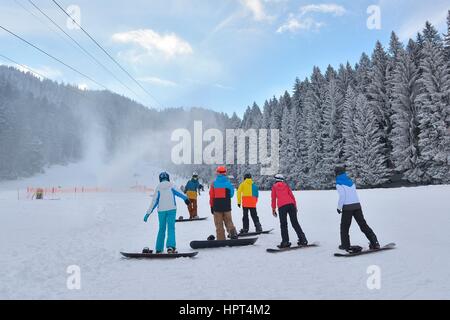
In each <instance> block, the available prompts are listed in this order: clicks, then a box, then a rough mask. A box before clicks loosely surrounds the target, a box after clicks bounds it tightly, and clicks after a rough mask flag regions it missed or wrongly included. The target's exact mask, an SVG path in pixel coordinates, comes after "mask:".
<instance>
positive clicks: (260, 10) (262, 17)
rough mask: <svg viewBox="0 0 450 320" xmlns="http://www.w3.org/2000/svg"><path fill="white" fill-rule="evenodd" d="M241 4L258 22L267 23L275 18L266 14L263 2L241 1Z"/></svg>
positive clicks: (255, 0)
mask: <svg viewBox="0 0 450 320" xmlns="http://www.w3.org/2000/svg"><path fill="white" fill-rule="evenodd" d="M241 3H242V4H243V5H244V7H245V8H247V10H249V11H250V12H251V13H252V15H253V19H255V20H256V21H267V20H272V19H273V17H271V16H269V15H268V14H267V13H266V10H265V8H264V5H263V3H262V2H261V0H241Z"/></svg>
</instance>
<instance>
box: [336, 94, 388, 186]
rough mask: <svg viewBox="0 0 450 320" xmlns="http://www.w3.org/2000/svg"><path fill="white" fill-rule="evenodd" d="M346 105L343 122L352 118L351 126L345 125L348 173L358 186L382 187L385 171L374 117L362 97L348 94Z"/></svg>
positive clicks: (384, 158)
mask: <svg viewBox="0 0 450 320" xmlns="http://www.w3.org/2000/svg"><path fill="white" fill-rule="evenodd" d="M346 105H347V107H348V109H347V110H346V112H347V117H346V118H347V119H348V120H350V118H351V121H352V123H351V124H349V123H347V124H346V129H345V136H346V148H345V152H346V159H347V166H348V169H349V172H350V174H351V175H352V177H353V178H354V179H355V181H356V183H357V184H358V185H359V186H362V187H371V186H378V185H380V184H383V183H385V182H386V181H387V180H388V178H387V176H388V170H387V168H386V164H385V163H386V157H385V155H384V152H383V148H384V144H383V142H382V141H381V133H382V132H381V131H380V130H379V127H378V123H377V122H378V121H377V117H376V116H375V113H374V111H373V109H372V108H370V107H369V106H368V102H367V99H366V97H365V96H364V95H363V94H352V93H351V92H350V94H349V99H348V100H347V101H346ZM351 110H353V111H354V113H353V115H350V114H349V113H348V112H351ZM348 120H347V121H348ZM350 144H351V145H350Z"/></svg>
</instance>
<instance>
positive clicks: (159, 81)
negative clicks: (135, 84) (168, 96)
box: [138, 77, 178, 87]
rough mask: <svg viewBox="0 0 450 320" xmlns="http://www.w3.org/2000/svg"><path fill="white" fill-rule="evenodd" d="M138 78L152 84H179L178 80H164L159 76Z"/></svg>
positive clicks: (165, 85)
mask: <svg viewBox="0 0 450 320" xmlns="http://www.w3.org/2000/svg"><path fill="white" fill-rule="evenodd" d="M138 80H140V81H143V82H147V83H150V84H155V85H159V86H163V87H176V86H177V85H178V84H177V83H176V82H173V81H170V80H164V79H160V78H157V77H143V78H139V79H138Z"/></svg>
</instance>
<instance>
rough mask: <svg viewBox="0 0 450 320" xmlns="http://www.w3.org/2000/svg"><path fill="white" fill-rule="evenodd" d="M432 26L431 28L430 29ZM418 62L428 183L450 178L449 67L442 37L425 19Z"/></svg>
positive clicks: (423, 163)
mask: <svg viewBox="0 0 450 320" xmlns="http://www.w3.org/2000/svg"><path fill="white" fill-rule="evenodd" d="M433 30H434V31H433ZM424 34H426V36H425V38H426V40H425V44H424V48H423V51H422V55H423V59H422V62H421V64H420V68H421V71H422V77H421V79H420V83H421V85H422V92H421V93H420V95H419V97H418V102H419V107H420V109H419V128H420V134H419V149H420V156H421V167H422V170H423V171H424V173H425V181H424V182H428V183H448V182H450V156H449V155H450V131H449V128H450V70H449V65H448V63H446V61H445V53H444V47H443V44H442V41H439V35H438V34H437V31H436V30H435V29H434V27H432V26H431V25H430V24H428V23H427V25H426V28H425V31H424Z"/></svg>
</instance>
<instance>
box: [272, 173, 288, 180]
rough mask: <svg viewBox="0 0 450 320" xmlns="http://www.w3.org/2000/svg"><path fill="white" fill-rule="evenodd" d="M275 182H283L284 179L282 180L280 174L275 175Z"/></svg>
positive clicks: (282, 177)
mask: <svg viewBox="0 0 450 320" xmlns="http://www.w3.org/2000/svg"><path fill="white" fill-rule="evenodd" d="M275 180H276V181H284V180H286V179H285V178H284V176H283V175H282V174H276V175H275Z"/></svg>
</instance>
